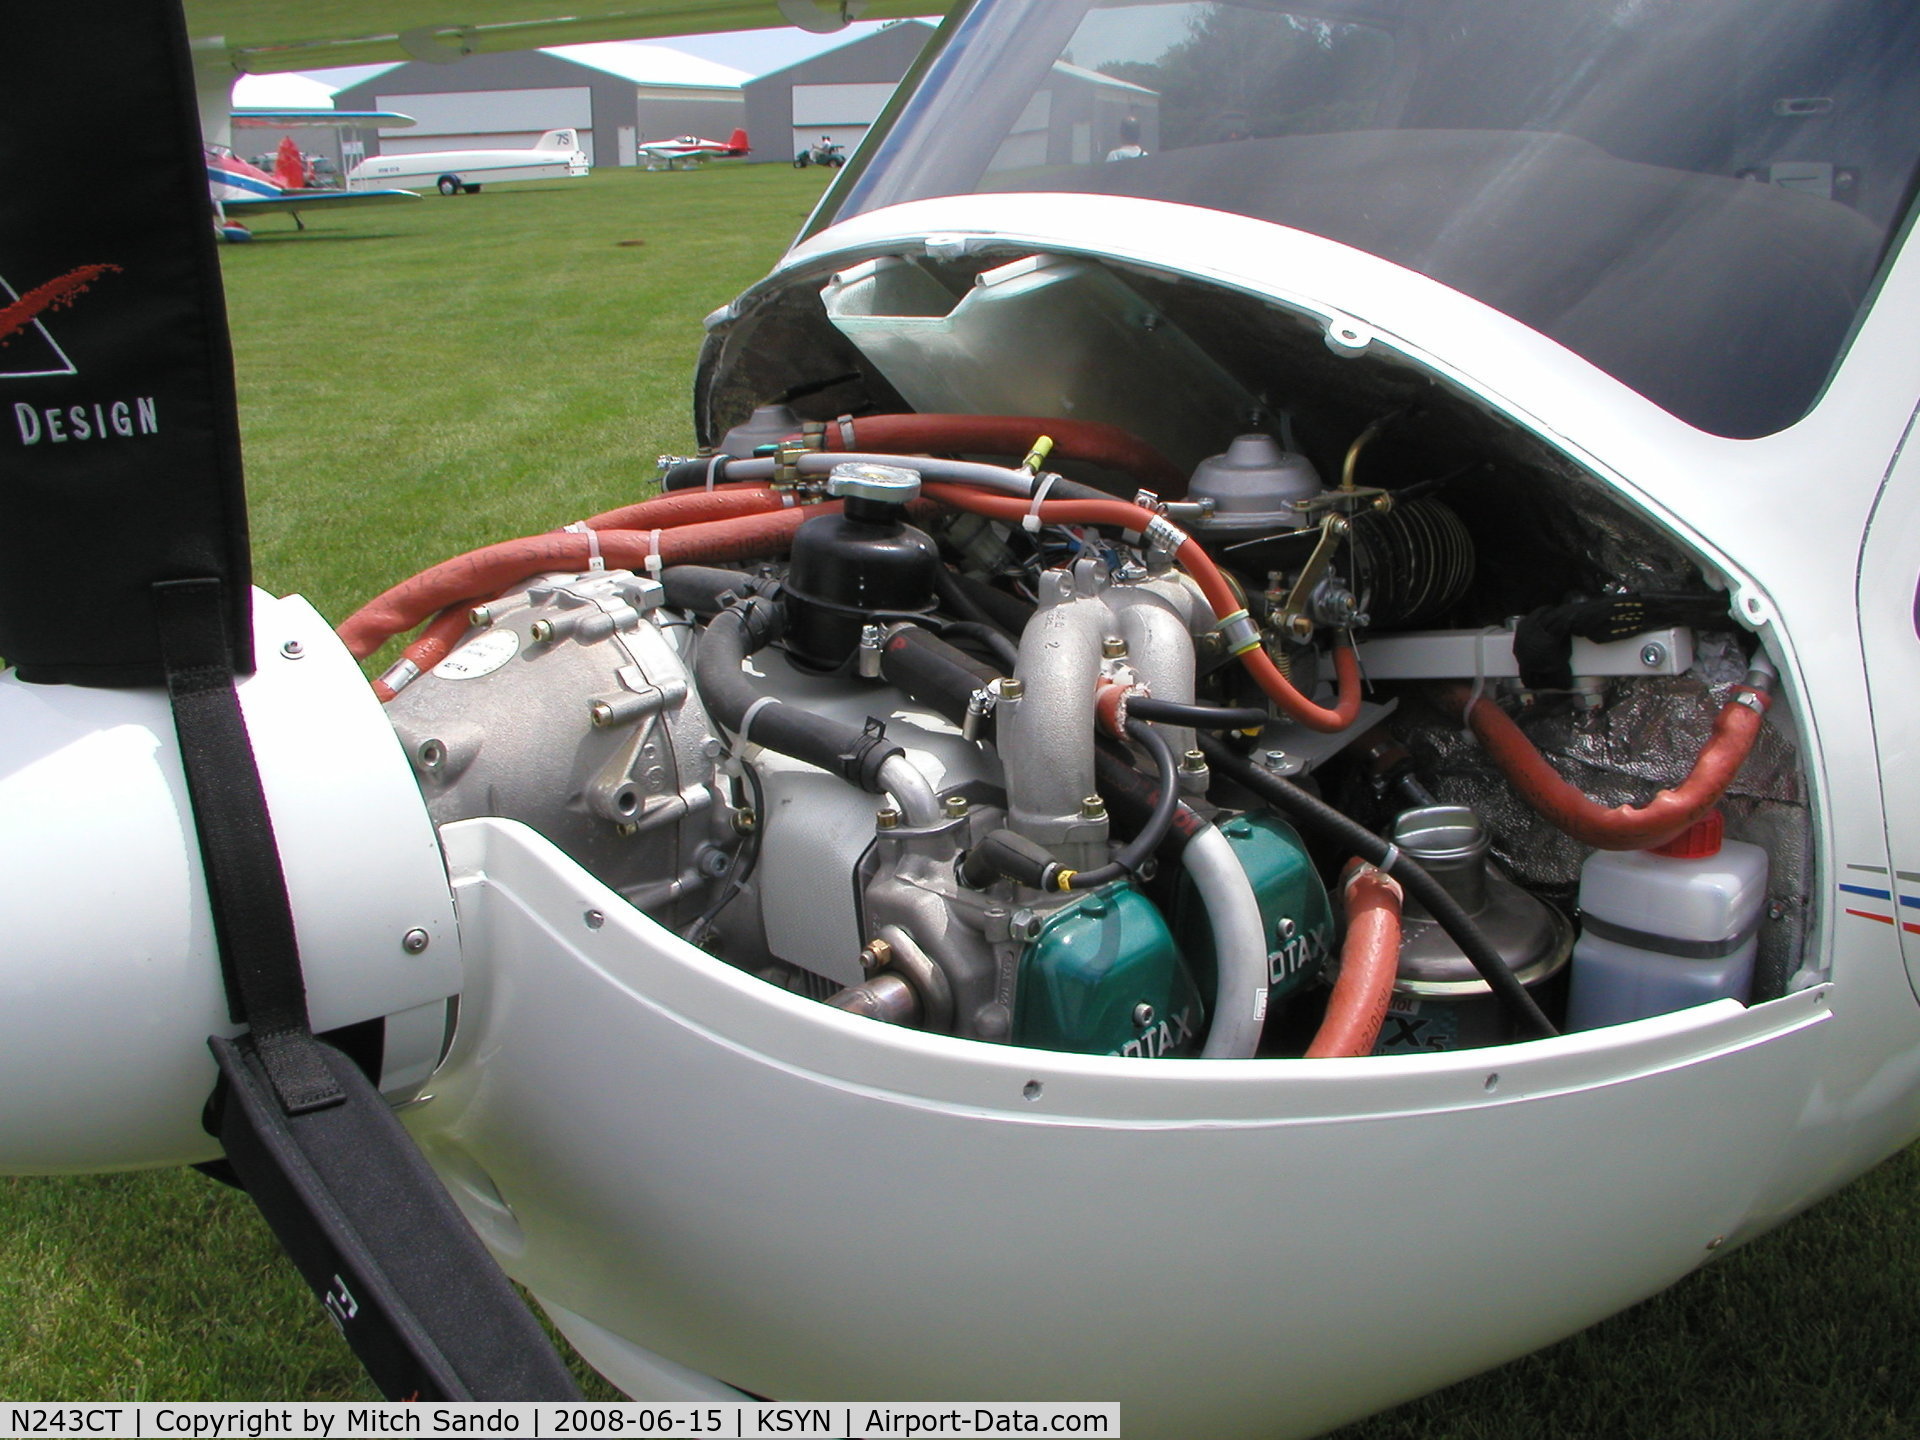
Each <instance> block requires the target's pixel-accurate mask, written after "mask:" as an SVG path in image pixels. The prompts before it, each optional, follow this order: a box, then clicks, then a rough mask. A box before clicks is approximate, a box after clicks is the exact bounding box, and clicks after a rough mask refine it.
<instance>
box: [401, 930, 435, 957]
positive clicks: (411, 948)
mask: <svg viewBox="0 0 1920 1440" xmlns="http://www.w3.org/2000/svg"><path fill="white" fill-rule="evenodd" d="M430 940H431V937H430V936H429V935H428V934H427V932H426V931H424V930H422V929H420V928H419V927H418V926H415V927H414V928H413V929H411V930H409V931H407V933H406V934H404V935H402V936H401V937H400V948H401V949H402V950H404V951H406V952H407V954H409V955H418V954H419V953H420V952H421V951H422V950H424V949H426V948H427V945H428V943H429V941H430Z"/></svg>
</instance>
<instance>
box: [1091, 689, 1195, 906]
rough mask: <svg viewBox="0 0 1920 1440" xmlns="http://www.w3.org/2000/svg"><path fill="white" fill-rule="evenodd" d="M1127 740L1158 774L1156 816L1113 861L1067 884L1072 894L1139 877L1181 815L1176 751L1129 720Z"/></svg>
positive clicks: (1154, 733)
mask: <svg viewBox="0 0 1920 1440" xmlns="http://www.w3.org/2000/svg"><path fill="white" fill-rule="evenodd" d="M1127 738H1128V739H1129V740H1132V741H1134V742H1135V743H1136V744H1138V745H1140V746H1142V747H1143V748H1144V749H1145V750H1146V752H1147V753H1148V754H1149V755H1151V756H1152V757H1153V765H1154V769H1155V770H1156V771H1157V772H1158V775H1157V777H1156V781H1157V792H1156V794H1155V795H1154V800H1153V812H1152V813H1151V814H1150V815H1148V816H1147V823H1146V824H1145V825H1142V826H1141V827H1140V831H1139V833H1138V834H1136V835H1135V836H1134V837H1133V839H1131V840H1129V841H1128V842H1127V843H1126V844H1125V845H1123V846H1121V847H1120V853H1119V854H1117V855H1115V856H1114V857H1113V859H1111V860H1109V861H1108V862H1107V863H1106V864H1104V865H1102V866H1099V867H1098V868H1097V869H1093V870H1081V871H1077V872H1076V873H1075V874H1074V876H1073V878H1072V879H1071V880H1069V881H1068V882H1067V888H1068V889H1069V890H1092V889H1095V888H1097V887H1099V886H1101V885H1108V884H1111V883H1112V882H1113V881H1115V880H1124V879H1126V878H1127V877H1128V876H1129V875H1132V874H1134V873H1136V872H1137V871H1138V870H1139V869H1140V867H1141V866H1142V865H1144V864H1145V863H1146V860H1147V857H1148V856H1149V855H1151V854H1153V852H1154V851H1155V850H1157V849H1159V848H1160V842H1161V841H1162V840H1164V839H1166V838H1167V832H1168V831H1169V830H1171V829H1172V828H1173V818H1174V816H1175V815H1177V814H1178V813H1179V811H1180V770H1179V762H1178V761H1177V760H1175V759H1174V758H1173V747H1172V746H1171V745H1169V744H1167V739H1166V737H1165V736H1164V735H1162V734H1161V733H1160V732H1159V731H1158V730H1155V729H1154V728H1153V727H1152V726H1151V725H1148V724H1145V723H1143V722H1141V721H1139V720H1129V721H1127Z"/></svg>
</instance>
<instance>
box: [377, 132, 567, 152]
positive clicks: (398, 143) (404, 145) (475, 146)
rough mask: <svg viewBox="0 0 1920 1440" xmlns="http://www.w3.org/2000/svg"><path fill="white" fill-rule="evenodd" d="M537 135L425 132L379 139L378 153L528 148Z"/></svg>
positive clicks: (530, 147)
mask: <svg viewBox="0 0 1920 1440" xmlns="http://www.w3.org/2000/svg"><path fill="white" fill-rule="evenodd" d="M539 138H540V132H538V131H534V130H497V131H496V130H486V131H471V130H463V131H460V132H459V133H457V134H453V135H429V136H426V137H425V138H424V139H414V138H412V137H410V136H401V135H396V136H394V137H393V138H392V139H390V140H382V141H381V142H380V153H381V154H382V155H440V154H444V153H446V152H448V151H460V150H531V149H532V148H533V142H534V141H536V140H538V139H539Z"/></svg>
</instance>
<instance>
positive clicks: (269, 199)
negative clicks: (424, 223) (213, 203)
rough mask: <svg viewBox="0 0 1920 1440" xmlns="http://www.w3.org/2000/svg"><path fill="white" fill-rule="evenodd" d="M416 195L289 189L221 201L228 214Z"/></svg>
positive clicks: (413, 197) (407, 192)
mask: <svg viewBox="0 0 1920 1440" xmlns="http://www.w3.org/2000/svg"><path fill="white" fill-rule="evenodd" d="M419 198H420V196H419V195H418V194H417V193H416V192H414V191H412V190H288V191H286V192H284V193H282V194H279V195H244V196H239V197H236V198H235V199H231V200H222V201H221V202H220V203H221V206H222V207H223V208H224V209H225V210H226V211H227V213H228V214H230V215H235V214H247V215H263V214H268V213H271V212H274V211H284V210H341V209H345V208H347V207H348V206H351V205H377V204H382V203H386V202H390V201H394V200H418V199H419Z"/></svg>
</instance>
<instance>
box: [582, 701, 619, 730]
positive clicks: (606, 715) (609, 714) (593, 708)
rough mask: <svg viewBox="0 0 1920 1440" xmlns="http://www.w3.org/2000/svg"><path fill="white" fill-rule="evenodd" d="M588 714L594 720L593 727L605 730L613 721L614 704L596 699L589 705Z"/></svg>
mask: <svg viewBox="0 0 1920 1440" xmlns="http://www.w3.org/2000/svg"><path fill="white" fill-rule="evenodd" d="M587 715H588V717H589V718H590V719H591V720H592V721H593V728H594V729H596V730H604V729H606V727H607V726H609V725H611V724H612V723H613V706H611V705H609V704H608V703H607V702H606V701H604V700H596V701H594V702H593V704H591V705H589V706H588V707H587Z"/></svg>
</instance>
